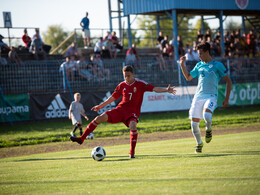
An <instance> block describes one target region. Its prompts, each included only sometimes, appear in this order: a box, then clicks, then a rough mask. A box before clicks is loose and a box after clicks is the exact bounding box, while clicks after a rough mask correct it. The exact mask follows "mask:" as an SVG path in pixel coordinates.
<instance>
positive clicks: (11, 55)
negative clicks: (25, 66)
mask: <svg viewBox="0 0 260 195" xmlns="http://www.w3.org/2000/svg"><path fill="white" fill-rule="evenodd" d="M3 39H4V37H3V36H2V35H0V65H7V63H8V62H10V63H16V64H18V65H21V64H22V63H23V62H22V60H21V58H20V56H19V53H18V50H19V52H20V53H23V54H25V53H26V54H31V55H32V56H33V59H35V60H39V59H43V60H45V59H46V56H47V54H48V53H49V52H50V50H51V46H50V45H47V44H45V43H44V42H43V41H42V38H41V35H40V32H39V29H38V28H36V29H35V34H34V35H33V37H32V38H31V37H30V36H29V35H28V32H27V29H26V28H25V29H24V34H23V36H22V37H21V39H22V41H23V43H24V46H19V47H18V48H19V49H18V48H15V47H14V46H8V45H7V44H6V43H4V42H3ZM3 55H5V56H4V57H3Z"/></svg>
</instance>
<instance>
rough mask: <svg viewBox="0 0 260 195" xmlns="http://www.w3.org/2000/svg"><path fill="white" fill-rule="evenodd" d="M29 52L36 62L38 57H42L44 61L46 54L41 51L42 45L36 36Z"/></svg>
mask: <svg viewBox="0 0 260 195" xmlns="http://www.w3.org/2000/svg"><path fill="white" fill-rule="evenodd" d="M30 52H31V53H32V54H33V55H34V59H35V60H38V59H39V56H42V57H43V59H46V53H45V51H44V50H43V43H42V41H41V39H40V37H39V35H38V34H36V35H35V38H34V39H33V41H32V44H31V47H30Z"/></svg>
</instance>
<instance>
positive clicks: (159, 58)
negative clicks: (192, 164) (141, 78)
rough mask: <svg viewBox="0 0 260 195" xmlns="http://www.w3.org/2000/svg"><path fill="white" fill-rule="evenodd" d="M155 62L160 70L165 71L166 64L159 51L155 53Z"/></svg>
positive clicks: (166, 68)
mask: <svg viewBox="0 0 260 195" xmlns="http://www.w3.org/2000/svg"><path fill="white" fill-rule="evenodd" d="M155 64H156V65H159V68H160V70H161V71H167V70H168V67H167V64H166V62H165V60H164V58H163V56H162V53H161V52H159V53H158V54H157V55H156V57H155Z"/></svg>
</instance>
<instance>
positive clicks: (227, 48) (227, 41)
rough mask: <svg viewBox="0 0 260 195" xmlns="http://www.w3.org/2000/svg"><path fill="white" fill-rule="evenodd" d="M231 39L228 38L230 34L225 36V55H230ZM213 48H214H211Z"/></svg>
mask: <svg viewBox="0 0 260 195" xmlns="http://www.w3.org/2000/svg"><path fill="white" fill-rule="evenodd" d="M230 43H231V42H230V39H229V38H228V36H226V37H225V38H224V46H225V54H224V55H225V56H227V55H228V50H229V46H230ZM211 49H212V48H211Z"/></svg>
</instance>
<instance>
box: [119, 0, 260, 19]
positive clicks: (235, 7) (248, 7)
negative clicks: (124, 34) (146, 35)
mask: <svg viewBox="0 0 260 195" xmlns="http://www.w3.org/2000/svg"><path fill="white" fill-rule="evenodd" d="M173 9H176V10H177V12H178V13H184V14H191V15H202V14H203V15H215V14H218V13H219V11H220V10H223V14H224V15H238V16H241V15H259V16H260V1H259V0H197V1H196V0H123V12H124V14H125V15H131V14H152V15H165V11H170V10H173Z"/></svg>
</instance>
